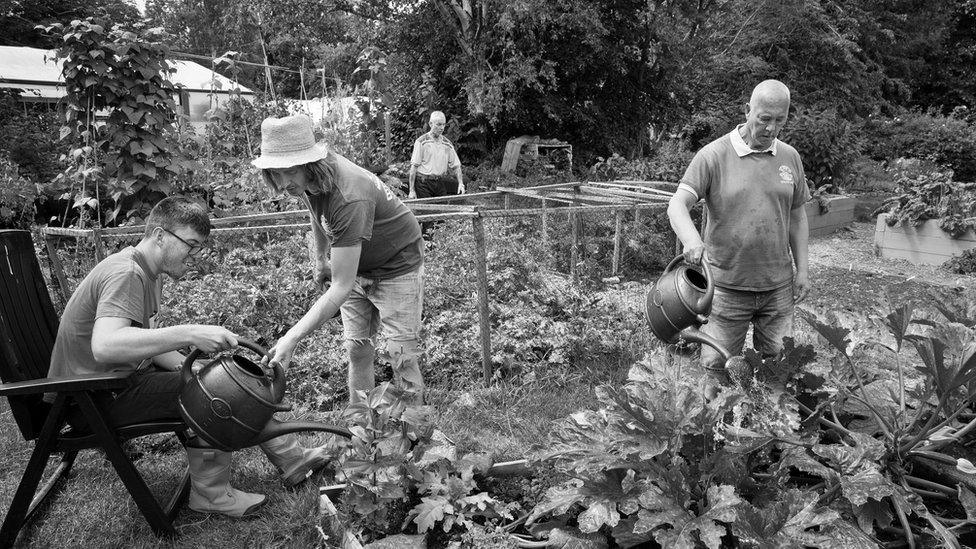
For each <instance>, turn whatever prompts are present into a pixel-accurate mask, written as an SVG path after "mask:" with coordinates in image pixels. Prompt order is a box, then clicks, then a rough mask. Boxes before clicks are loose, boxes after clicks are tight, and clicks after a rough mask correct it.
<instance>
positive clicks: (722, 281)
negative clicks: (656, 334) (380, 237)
mask: <svg viewBox="0 0 976 549" xmlns="http://www.w3.org/2000/svg"><path fill="white" fill-rule="evenodd" d="M789 110H790V90H789V88H787V87H786V85H785V84H783V83H782V82H779V81H778V80H765V81H763V82H761V83H760V84H759V85H757V86H756V87H755V89H754V90H753V92H752V96H751V98H750V100H749V103H748V104H747V105H746V121H745V123H744V124H740V125H739V126H738V127H736V128H735V129H734V130H732V131H731V132H730V133H728V134H726V135H724V136H722V137H720V138H718V139H716V140H715V141H712V142H711V143H709V144H708V145H706V146H705V147H703V148H702V149H701V150H700V151H698V153H697V154H696V155H695V157H694V158H693V159H692V161H691V164H690V165H689V166H688V169H687V170H686V171H685V175H684V177H682V179H681V183H680V184H679V186H678V190H677V191H676V192H675V194H674V197H672V198H671V201H670V203H669V204H668V218H669V219H670V221H671V227H672V228H673V229H674V232H675V234H676V235H677V236H678V239H679V240H680V241H681V243H682V245H683V247H684V257H685V260H686V261H687V262H689V263H691V264H693V265H697V264H700V263H701V262H702V261H703V260H704V261H708V264H709V266H710V267H711V271H712V275H713V279H714V281H715V298H714V300H713V302H712V313H711V315H710V316H709V321H708V323H707V324H705V325H704V326H703V328H702V329H703V331H704V332H705V333H707V334H709V335H711V336H712V337H714V338H715V339H716V340H717V341H718V342H719V343H721V344H722V345H723V346H725V348H726V349H728V350H729V351H730V352H731V353H732V354H733V355H738V354H741V353H742V347H743V346H744V344H745V338H746V333H747V332H748V330H749V325H750V324H752V326H753V347H754V348H755V349H756V351H758V352H759V353H761V354H762V355H764V356H773V355H775V354H776V353H777V352H779V351H780V350H781V349H782V348H783V338H784V337H787V336H792V335H793V310H794V305H795V304H796V303H799V302H800V301H802V300H803V299H804V298H805V297H806V296H807V294H808V292H809V288H810V277H809V270H808V267H807V240H808V237H809V230H808V227H807V217H806V212H805V210H804V208H803V205H804V204H805V203H806V202H807V200H809V199H810V191H809V189H807V185H806V177H805V175H804V172H803V163H802V162H801V161H800V155H799V154H798V153H797V152H796V149H794V148H793V147H791V146H789V145H787V144H786V143H783V142H782V141H780V140H779V139H777V135H779V132H780V131H781V130H782V129H783V126H784V125H785V124H786V119H787V116H788V113H789ZM699 201H704V202H705V207H706V209H707V212H708V222H707V224H706V227H705V233H704V239H703V238H702V236H701V235H700V234H699V233H698V230H697V229H696V228H695V224H694V222H693V221H692V220H691V216H690V214H689V211H690V210H691V208H692V207H693V206H694V205H695V204H696V203H698V202H699ZM794 266H795V267H796V270H795V271H794ZM701 360H702V365H703V366H704V367H705V368H706V369H707V370H708V371H709V372H710V373H711V374H713V376H714V377H716V378H717V379H718V380H720V381H727V375H726V372H725V365H724V364H723V363H722V359H721V357H720V356H719V354H718V353H717V352H716V351H715V350H714V349H712V348H711V347H706V346H702V353H701Z"/></svg>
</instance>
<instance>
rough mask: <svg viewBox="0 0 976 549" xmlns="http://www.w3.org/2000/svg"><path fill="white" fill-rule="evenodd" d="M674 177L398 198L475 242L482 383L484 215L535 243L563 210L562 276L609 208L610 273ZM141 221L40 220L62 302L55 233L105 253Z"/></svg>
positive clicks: (658, 208)
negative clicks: (630, 224) (566, 245)
mask: <svg viewBox="0 0 976 549" xmlns="http://www.w3.org/2000/svg"><path fill="white" fill-rule="evenodd" d="M676 188H677V184H676V183H670V182H666V181H622V180H620V181H608V182H571V183H557V184H552V185H541V186H536V187H521V188H509V187H502V188H499V189H497V190H494V191H488V192H481V193H471V194H463V195H456V196H445V197H437V198H422V199H415V200H405V201H404V204H406V205H407V206H409V207H410V209H411V210H413V211H414V213H415V214H416V215H417V219H418V220H419V221H421V222H423V221H436V220H446V219H468V220H470V221H471V232H472V236H473V237H474V242H475V265H474V267H475V274H476V277H477V287H478V317H479V327H480V332H481V337H480V342H481V364H482V370H483V374H484V378H485V382H486V383H489V382H490V380H491V379H492V375H493V369H492V365H491V354H492V353H491V334H490V319H489V315H488V303H489V295H488V264H487V248H486V244H485V228H484V220H485V218H501V217H533V216H539V217H540V218H541V232H542V239H543V242H546V243H548V241H549V226H550V222H549V220H550V219H551V217H552V216H554V215H567V216H568V217H569V221H570V227H571V235H572V236H571V238H572V244H571V247H570V276H571V278H572V280H573V281H574V282H575V281H576V280H577V279H578V276H579V273H578V267H577V265H578V263H579V256H580V242H581V239H582V237H583V235H582V218H581V216H582V215H584V214H587V213H597V212H606V213H607V214H609V213H611V212H612V213H613V214H614V217H615V219H614V235H613V256H612V257H613V259H612V261H613V263H612V267H611V273H612V274H614V275H616V274H617V273H618V272H619V269H620V248H621V241H622V237H623V218H624V212H626V211H633V212H634V217H635V219H639V217H640V214H641V212H645V211H652V212H662V211H665V210H666V209H667V204H668V201H669V200H670V199H671V196H673V195H674V191H675V189H676ZM512 197H518V198H521V199H529V200H530V201H533V202H535V203H536V205H534V206H533V207H529V208H513V207H511V201H512ZM309 223H310V222H309V219H308V212H307V211H306V210H292V211H287V212H273V213H259V214H249V215H240V216H233V217H224V218H218V219H214V220H213V227H214V228H213V230H212V232H211V234H224V233H242V232H270V231H281V230H305V229H308V228H309V226H310V225H309ZM144 230H145V226H143V225H140V226H131V227H114V228H105V229H70V228H59V227H45V228H43V229H41V232H42V234H43V235H44V239H45V245H46V247H47V251H48V254H47V255H48V259H49V261H50V265H51V273H52V276H53V278H54V280H55V282H56V283H57V284H56V286H57V288H56V290H57V291H58V293H59V294H60V296H61V298H62V303H66V302H67V298H68V297H69V296H70V295H71V291H72V290H71V288H70V287H69V284H68V280H67V277H66V276H65V273H64V266H63V265H62V264H61V261H60V259H59V258H58V256H57V253H56V246H55V244H56V242H57V239H59V238H62V237H69V238H76V239H85V240H89V241H91V242H92V245H93V246H94V249H95V259H96V260H97V261H101V260H102V259H104V258H105V247H104V242H105V241H106V240H117V239H127V238H132V237H134V236H139V235H141V234H142V233H143V231H144Z"/></svg>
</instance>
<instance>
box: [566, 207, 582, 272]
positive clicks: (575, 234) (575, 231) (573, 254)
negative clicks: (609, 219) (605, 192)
mask: <svg viewBox="0 0 976 549" xmlns="http://www.w3.org/2000/svg"><path fill="white" fill-rule="evenodd" d="M573 207H574V208H575V205H574V206H573ZM579 225H580V224H579V213H577V212H576V211H575V210H573V211H571V212H569V230H570V241H571V242H570V245H569V278H570V280H572V281H573V284H576V283H577V282H578V281H579V269H578V268H577V267H576V264H577V263H579V256H580V249H579V248H580V230H579Z"/></svg>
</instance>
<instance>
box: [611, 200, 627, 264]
mask: <svg viewBox="0 0 976 549" xmlns="http://www.w3.org/2000/svg"><path fill="white" fill-rule="evenodd" d="M614 217H615V218H616V219H615V220H614V225H613V265H612V267H611V269H610V276H617V273H619V272H620V237H621V233H622V229H623V224H624V212H623V210H617V211H616V212H614Z"/></svg>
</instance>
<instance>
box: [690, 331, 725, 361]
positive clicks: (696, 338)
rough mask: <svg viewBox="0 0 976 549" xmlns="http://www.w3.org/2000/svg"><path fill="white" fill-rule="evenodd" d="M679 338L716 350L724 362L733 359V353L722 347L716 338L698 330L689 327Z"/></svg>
mask: <svg viewBox="0 0 976 549" xmlns="http://www.w3.org/2000/svg"><path fill="white" fill-rule="evenodd" d="M678 335H679V337H681V338H682V339H684V340H685V341H691V342H693V343H701V344H702V345H708V346H709V347H711V348H712V349H715V350H716V351H717V352H718V354H720V355H722V362H728V360H729V359H730V358H732V353H730V352H729V350H728V349H726V348H725V347H723V346H722V344H721V343H719V342H718V341H717V340H716V339H715V338H713V337H712V336H710V335H708V334H706V333H704V332H702V331H701V330H699V329H698V328H695V327H688V328H685V329H684V330H681V332H680V333H679V334H678Z"/></svg>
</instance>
